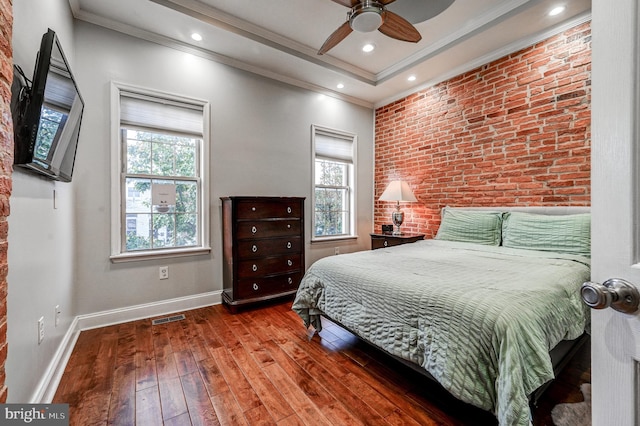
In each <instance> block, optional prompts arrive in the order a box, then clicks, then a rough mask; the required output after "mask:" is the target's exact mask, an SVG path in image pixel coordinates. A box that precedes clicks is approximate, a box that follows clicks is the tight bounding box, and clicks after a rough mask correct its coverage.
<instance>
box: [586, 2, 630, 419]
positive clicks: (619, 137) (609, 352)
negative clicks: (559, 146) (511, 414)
mask: <svg viewBox="0 0 640 426" xmlns="http://www.w3.org/2000/svg"><path fill="white" fill-rule="evenodd" d="M637 3H638V1H637V0H592V61H593V62H592V65H593V68H592V180H591V184H592V200H591V205H592V222H593V225H592V262H593V263H592V271H591V279H592V281H595V282H600V283H602V282H604V281H605V280H607V279H609V278H614V277H615V278H622V279H625V280H627V281H629V282H631V283H634V285H636V286H638V285H640V160H639V159H638V157H639V155H640V137H639V136H640V109H639V108H638V105H639V102H638V101H639V98H640V96H639V95H638V93H639V89H638V86H639V82H638V80H639V78H640V71H639V64H640V62H639V60H638V49H639V48H640V43H639V42H638V41H639V39H638V32H639V29H638V22H639V21H640V20H639V19H638V16H639V15H638V13H639V12H638V4H637ZM591 313H592V317H591V324H592V325H591V327H592V336H591V337H592V344H591V347H592V397H593V425H595V426H614V425H624V426H626V425H640V414H638V412H639V411H640V408H639V405H640V396H639V394H640V367H639V365H640V315H639V314H638V313H635V314H624V313H620V312H617V311H615V310H613V309H611V308H607V309H603V310H595V309H592V310H591Z"/></svg>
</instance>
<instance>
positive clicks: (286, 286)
mask: <svg viewBox="0 0 640 426" xmlns="http://www.w3.org/2000/svg"><path fill="white" fill-rule="evenodd" d="M301 279H302V273H301V272H294V273H292V274H286V275H276V276H271V277H257V278H252V279H251V278H245V279H240V280H238V285H237V286H236V292H235V293H236V294H234V297H235V298H240V299H243V298H252V297H260V296H264V295H269V294H276V293H282V292H286V291H293V290H296V289H297V288H298V285H300V280H301Z"/></svg>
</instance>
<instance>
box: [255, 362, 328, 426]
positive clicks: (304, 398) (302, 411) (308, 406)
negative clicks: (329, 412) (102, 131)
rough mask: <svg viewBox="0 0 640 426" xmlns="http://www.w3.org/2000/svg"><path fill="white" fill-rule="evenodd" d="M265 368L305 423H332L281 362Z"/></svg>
mask: <svg viewBox="0 0 640 426" xmlns="http://www.w3.org/2000/svg"><path fill="white" fill-rule="evenodd" d="M264 370H265V373H266V374H267V376H268V377H269V379H270V380H271V382H272V383H273V384H274V385H275V386H276V387H277V388H278V389H280V392H281V393H282V396H284V398H285V399H286V400H287V401H289V404H291V407H292V408H293V409H294V410H295V412H296V413H297V414H298V416H299V417H300V419H302V421H303V422H304V423H306V424H308V425H316V426H324V425H327V426H328V425H332V422H331V421H330V420H329V419H327V418H326V417H325V415H324V413H323V412H322V411H321V410H320V409H318V407H317V406H316V404H315V403H314V401H313V400H312V399H310V398H309V396H308V394H307V393H306V392H305V391H304V390H303V389H302V388H300V387H299V386H297V385H296V383H294V382H293V380H292V379H291V377H290V375H289V374H288V373H287V372H286V371H285V370H283V369H282V367H281V366H280V364H279V363H275V364H271V365H268V366H266V367H265V369H264Z"/></svg>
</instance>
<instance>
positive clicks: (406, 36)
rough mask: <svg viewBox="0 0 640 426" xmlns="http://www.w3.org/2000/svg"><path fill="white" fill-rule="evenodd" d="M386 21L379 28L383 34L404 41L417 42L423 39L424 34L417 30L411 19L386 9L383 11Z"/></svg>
mask: <svg viewBox="0 0 640 426" xmlns="http://www.w3.org/2000/svg"><path fill="white" fill-rule="evenodd" d="M383 19H384V22H383V23H382V25H381V26H380V28H378V31H380V32H381V33H382V34H384V35H386V36H389V37H391V38H395V39H397V40H402V41H410V42H413V43H417V42H419V41H420V40H422V36H421V35H420V33H419V32H418V30H416V27H414V26H413V25H411V23H410V22H409V21H407V20H406V19H404V18H403V17H401V16H400V15H397V14H395V13H393V12H390V11H388V10H385V11H384V13H383Z"/></svg>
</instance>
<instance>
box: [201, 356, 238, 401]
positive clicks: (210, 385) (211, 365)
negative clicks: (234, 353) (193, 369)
mask: <svg viewBox="0 0 640 426" xmlns="http://www.w3.org/2000/svg"><path fill="white" fill-rule="evenodd" d="M197 364H198V371H199V372H200V377H202V382H203V383H204V386H205V388H206V389H207V393H208V394H209V397H213V396H215V395H217V394H219V393H222V392H229V391H230V389H229V385H227V382H226V380H225V379H224V377H223V376H222V373H221V372H220V368H219V367H218V363H216V361H215V360H214V359H213V358H207V359H203V360H202V361H199V362H198V363H197Z"/></svg>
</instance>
